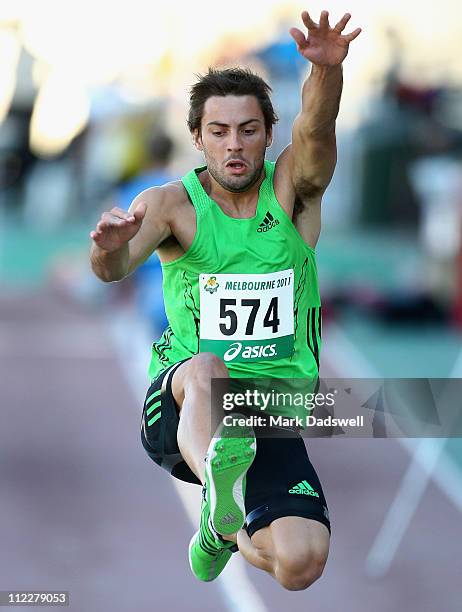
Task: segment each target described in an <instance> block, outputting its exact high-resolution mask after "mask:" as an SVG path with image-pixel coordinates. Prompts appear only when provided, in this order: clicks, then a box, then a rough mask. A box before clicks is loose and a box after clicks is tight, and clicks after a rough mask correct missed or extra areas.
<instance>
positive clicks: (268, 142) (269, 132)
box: [266, 128, 273, 148]
mask: <svg viewBox="0 0 462 612" xmlns="http://www.w3.org/2000/svg"><path fill="white" fill-rule="evenodd" d="M272 144H273V128H270V129H269V130H267V132H266V148H268V147H270V146H271V145H272Z"/></svg>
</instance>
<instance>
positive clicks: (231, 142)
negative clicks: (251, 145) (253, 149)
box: [227, 132, 242, 151]
mask: <svg viewBox="0 0 462 612" xmlns="http://www.w3.org/2000/svg"><path fill="white" fill-rule="evenodd" d="M227 145H228V146H227V148H228V151H242V143H241V139H240V137H239V134H238V132H230V133H229V137H228V142H227Z"/></svg>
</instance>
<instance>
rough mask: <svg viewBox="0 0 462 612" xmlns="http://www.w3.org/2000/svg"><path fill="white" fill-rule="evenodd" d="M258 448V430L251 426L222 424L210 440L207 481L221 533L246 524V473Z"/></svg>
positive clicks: (213, 515)
mask: <svg viewBox="0 0 462 612" xmlns="http://www.w3.org/2000/svg"><path fill="white" fill-rule="evenodd" d="M233 416H235V417H236V418H239V417H242V415H238V414H233ZM256 452H257V443H256V439H255V433H254V431H253V429H252V428H251V427H249V426H238V425H236V426H227V425H224V424H222V425H221V426H220V427H219V429H218V430H217V432H216V433H215V437H214V438H212V441H211V442H210V445H209V448H208V451H207V456H206V460H205V482H206V486H207V498H208V502H209V504H210V516H211V520H212V526H213V528H214V529H215V531H216V532H217V533H219V534H221V535H231V534H233V533H236V532H238V531H239V529H241V528H242V526H243V525H244V521H245V514H246V513H245V504H244V501H245V484H246V474H247V470H248V469H249V467H250V466H251V465H252V463H253V460H254V459H255V455H256Z"/></svg>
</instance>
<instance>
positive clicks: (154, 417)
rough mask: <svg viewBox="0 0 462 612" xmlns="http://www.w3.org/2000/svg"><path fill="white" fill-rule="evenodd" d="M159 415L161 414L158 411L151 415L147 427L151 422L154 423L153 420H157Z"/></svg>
mask: <svg viewBox="0 0 462 612" xmlns="http://www.w3.org/2000/svg"><path fill="white" fill-rule="evenodd" d="M160 415H161V413H160V412H158V413H157V414H155V415H154V416H153V417H152V419H149V421H148V427H149V426H150V425H152V424H153V423H155V422H156V421H157V419H160Z"/></svg>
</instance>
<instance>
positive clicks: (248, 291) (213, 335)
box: [149, 161, 321, 380]
mask: <svg viewBox="0 0 462 612" xmlns="http://www.w3.org/2000/svg"><path fill="white" fill-rule="evenodd" d="M274 168H275V164H274V163H273V162H269V161H265V179H264V180H263V182H262V184H261V186H260V192H259V198H258V205H257V210H256V214H255V216H254V217H252V218H249V219H233V218H232V217H229V216H228V215H226V214H225V213H224V212H223V211H222V210H221V208H220V207H219V206H218V204H217V203H216V202H214V201H213V200H212V199H211V198H210V197H209V196H208V195H207V193H206V192H205V190H204V188H203V187H202V185H201V182H200V180H199V178H198V173H200V172H202V171H203V170H204V169H205V168H204V167H202V168H197V169H195V170H192V171H191V172H189V173H188V174H186V175H185V176H184V177H183V178H182V182H183V185H184V186H185V188H186V190H187V192H188V194H189V197H190V199H191V202H192V204H193V205H194V208H195V210H196V218H197V230H196V235H195V237H194V240H193V243H192V245H191V247H190V248H189V249H188V251H187V252H186V253H185V254H184V255H182V256H181V257H179V258H178V259H176V260H175V261H171V262H168V263H164V264H162V269H163V292H164V300H165V309H166V313H167V317H168V321H169V326H168V327H167V329H166V330H165V331H164V333H163V334H162V337H161V338H160V340H159V341H158V342H155V343H154V345H153V347H152V359H151V364H150V367H149V376H150V378H151V380H153V379H155V378H156V377H157V376H158V375H159V374H160V372H161V371H162V370H164V369H165V368H167V367H169V366H170V365H173V364H174V363H176V362H177V361H180V360H182V359H186V358H188V357H191V356H193V355H195V354H196V353H199V352H205V351H208V352H212V353H214V354H216V355H218V356H219V357H220V358H221V359H223V360H224V362H225V363H226V365H227V367H228V369H229V373H230V376H231V377H234V378H266V377H271V378H310V379H315V378H317V375H318V369H319V351H320V346H321V308H320V297H319V289H318V280H317V271H316V259H315V252H314V249H312V248H311V247H309V246H307V245H306V244H305V243H304V241H303V240H302V238H301V236H300V234H299V233H298V232H297V230H296V229H295V226H294V225H293V223H292V221H291V219H290V218H289V217H288V216H287V214H286V213H285V212H284V210H283V209H282V207H281V205H280V204H279V203H278V201H277V199H276V196H275V194H274V187H273V175H274Z"/></svg>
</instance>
